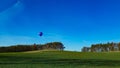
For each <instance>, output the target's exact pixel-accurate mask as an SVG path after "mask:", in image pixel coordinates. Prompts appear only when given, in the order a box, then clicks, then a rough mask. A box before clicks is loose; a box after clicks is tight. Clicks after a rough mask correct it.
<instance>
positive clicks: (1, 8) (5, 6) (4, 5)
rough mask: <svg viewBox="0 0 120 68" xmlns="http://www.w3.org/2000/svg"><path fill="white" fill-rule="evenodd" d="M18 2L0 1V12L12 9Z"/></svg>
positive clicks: (16, 0)
mask: <svg viewBox="0 0 120 68" xmlns="http://www.w3.org/2000/svg"><path fill="white" fill-rule="evenodd" d="M17 2H18V0H0V12H2V11H4V10H6V9H8V8H10V7H12V6H13V5H14V4H16V3H17Z"/></svg>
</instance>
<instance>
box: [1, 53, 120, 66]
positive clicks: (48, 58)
mask: <svg viewBox="0 0 120 68" xmlns="http://www.w3.org/2000/svg"><path fill="white" fill-rule="evenodd" d="M0 68H120V52H104V53H92V52H89V53H82V52H70V51H30V52H13V53H0Z"/></svg>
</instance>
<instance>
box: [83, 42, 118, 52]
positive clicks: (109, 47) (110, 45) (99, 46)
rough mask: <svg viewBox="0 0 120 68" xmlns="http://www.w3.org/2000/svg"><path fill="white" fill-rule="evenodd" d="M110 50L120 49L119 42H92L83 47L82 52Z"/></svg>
mask: <svg viewBox="0 0 120 68" xmlns="http://www.w3.org/2000/svg"><path fill="white" fill-rule="evenodd" d="M110 51H120V42H119V43H113V42H111V43H109V42H108V43H104V44H102V43H101V44H92V45H91V47H83V48H82V52H110Z"/></svg>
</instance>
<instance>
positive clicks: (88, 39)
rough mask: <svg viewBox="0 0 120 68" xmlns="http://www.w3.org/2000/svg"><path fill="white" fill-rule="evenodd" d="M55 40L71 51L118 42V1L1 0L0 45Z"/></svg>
mask: <svg viewBox="0 0 120 68" xmlns="http://www.w3.org/2000/svg"><path fill="white" fill-rule="evenodd" d="M41 31H42V32H43V33H44V35H43V36H42V37H39V36H38V33H39V32H41ZM54 41H58V42H62V43H63V44H64V45H65V47H66V50H73V51H74V50H76V51H79V50H80V49H81V48H82V47H83V46H90V45H91V44H95V43H105V42H120V1H119V0H0V46H6V45H15V44H34V43H37V44H43V43H46V42H54Z"/></svg>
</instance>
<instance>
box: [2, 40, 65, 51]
mask: <svg viewBox="0 0 120 68" xmlns="http://www.w3.org/2000/svg"><path fill="white" fill-rule="evenodd" d="M64 48H65V47H64V45H63V44H62V43H61V42H51V43H46V44H33V45H14V46H8V47H0V52H23V51H34V50H44V49H56V50H64Z"/></svg>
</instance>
